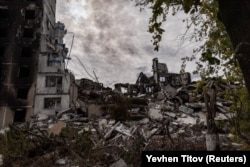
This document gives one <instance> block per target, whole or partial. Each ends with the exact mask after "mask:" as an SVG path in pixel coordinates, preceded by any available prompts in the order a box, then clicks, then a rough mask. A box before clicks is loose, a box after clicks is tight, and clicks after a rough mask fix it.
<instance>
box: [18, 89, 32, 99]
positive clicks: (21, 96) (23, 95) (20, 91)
mask: <svg viewBox="0 0 250 167" xmlns="http://www.w3.org/2000/svg"><path fill="white" fill-rule="evenodd" d="M28 92H29V89H28V88H19V89H17V98H18V99H27V98H28Z"/></svg>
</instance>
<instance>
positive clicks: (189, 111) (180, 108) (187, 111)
mask: <svg viewBox="0 0 250 167" xmlns="http://www.w3.org/2000/svg"><path fill="white" fill-rule="evenodd" d="M179 111H182V112H184V113H186V114H192V113H193V112H194V109H192V108H189V107H186V106H184V105H181V106H180V107H179Z"/></svg>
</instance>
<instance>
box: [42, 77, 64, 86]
mask: <svg viewBox="0 0 250 167" xmlns="http://www.w3.org/2000/svg"><path fill="white" fill-rule="evenodd" d="M46 87H57V88H61V87H62V77H61V76H46Z"/></svg>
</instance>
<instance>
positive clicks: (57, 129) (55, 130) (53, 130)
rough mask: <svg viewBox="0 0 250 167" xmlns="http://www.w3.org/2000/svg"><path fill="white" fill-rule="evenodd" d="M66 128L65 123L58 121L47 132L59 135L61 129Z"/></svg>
mask: <svg viewBox="0 0 250 167" xmlns="http://www.w3.org/2000/svg"><path fill="white" fill-rule="evenodd" d="M65 127H66V123H65V122H63V121H58V122H57V123H55V124H53V125H52V126H51V127H50V128H49V129H48V130H47V131H48V133H49V135H50V134H54V135H59V134H60V133H61V131H62V129H63V128H65Z"/></svg>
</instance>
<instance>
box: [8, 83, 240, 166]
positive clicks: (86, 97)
mask: <svg viewBox="0 0 250 167" xmlns="http://www.w3.org/2000/svg"><path fill="white" fill-rule="evenodd" d="M220 89H221V90H223V88H218V90H219V91H220ZM196 90H197V88H196V83H195V82H193V83H190V84H188V85H185V86H173V85H165V86H162V89H161V90H160V91H157V92H152V93H151V94H149V93H146V94H141V93H140V92H134V94H133V95H132V96H131V95H130V94H125V95H124V94H123V93H122V92H119V91H112V90H110V89H107V88H103V87H102V86H100V85H99V84H96V83H94V82H86V80H81V82H80V84H79V97H78V103H79V105H78V107H77V109H76V110H73V109H67V110H63V111H60V112H58V113H57V114H56V115H55V116H48V115H43V114H38V115H36V116H34V117H33V118H32V119H31V121H30V122H28V123H25V124H20V125H13V127H14V129H16V130H18V131H21V132H25V133H27V134H28V138H30V139H32V141H33V142H34V143H40V144H41V145H42V144H44V143H46V144H45V145H46V146H47V147H45V148H44V147H42V148H44V150H43V149H42V151H41V152H42V153H40V154H39V157H40V159H39V160H37V161H36V163H37V162H38V161H40V160H41V157H42V159H43V160H46V161H50V160H51V159H53V162H51V163H53V164H54V165H55V166H72V167H73V166H82V164H84V166H109V167H114V166H124V167H127V166H129V165H133V166H139V163H140V152H141V151H144V150H165V151H166V150H169V151H170V150H206V147H205V142H206V138H205V135H206V104H205V102H204V100H203V99H202V96H203V95H202V94H201V93H199V91H198V94H197V91H196ZM193 95H195V96H196V98H194V97H193ZM117 97H119V98H117ZM197 97H200V98H197ZM197 99H199V100H197ZM231 104H232V102H230V101H228V100H225V99H223V98H219V97H218V98H217V103H216V106H217V111H218V112H217V115H216V117H215V120H216V121H217V122H218V124H220V127H218V128H219V129H218V130H219V133H220V134H219V138H220V143H221V144H220V146H221V149H222V150H240V149H241V146H242V145H241V144H237V143H234V142H232V141H231V140H230V137H232V134H230V120H231V119H232V118H233V117H234V114H233V113H231V112H230V111H229V106H230V105H231ZM117 106H118V108H117ZM119 106H120V107H121V108H119ZM112 109H114V111H116V112H119V111H120V110H122V112H123V113H124V112H125V113H126V114H127V115H128V117H126V116H124V115H123V118H126V119H120V118H121V117H119V114H123V113H119V114H118V116H117V115H116V116H114V115H112V112H111V111H110V110H112ZM125 109H126V111H125ZM65 129H66V132H65ZM73 132H74V133H73ZM67 135H68V136H67ZM70 135H72V136H70ZM58 136H59V137H58ZM60 137H63V140H62V138H60ZM37 147H38V146H37ZM61 147H63V150H64V151H65V150H66V152H64V151H62V150H61ZM59 148H60V149H59ZM39 149H41V148H39ZM39 149H38V150H39ZM36 155H37V154H36ZM52 157H53V158H52ZM55 157H57V158H56V159H55ZM33 165H35V163H33Z"/></svg>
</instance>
